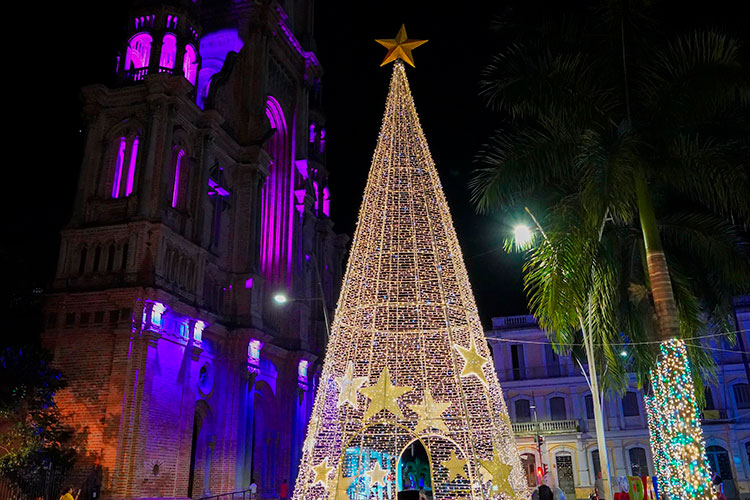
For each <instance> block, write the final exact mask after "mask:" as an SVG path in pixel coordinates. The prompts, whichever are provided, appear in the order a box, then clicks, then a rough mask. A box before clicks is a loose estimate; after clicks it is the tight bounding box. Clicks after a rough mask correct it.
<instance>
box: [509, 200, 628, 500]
mask: <svg viewBox="0 0 750 500" xmlns="http://www.w3.org/2000/svg"><path fill="white" fill-rule="evenodd" d="M524 209H525V211H526V213H528V214H529V216H530V217H531V220H533V221H534V224H535V225H536V227H537V229H538V230H539V232H540V233H541V235H542V237H543V238H544V239H545V240H548V238H547V235H546V233H545V232H544V229H542V226H541V225H540V224H539V221H538V220H537V219H536V217H534V214H532V213H531V211H530V210H529V208H528V207H524ZM606 219H607V217H606V215H605V218H604V220H605V221H606ZM602 228H603V224H602ZM513 233H514V236H515V237H518V238H520V241H517V242H516V248H518V249H527V248H530V247H531V245H532V244H533V240H534V236H533V232H532V231H531V229H529V228H528V226H524V225H518V226H516V227H515V228H514V230H513ZM601 235H602V232H601V231H600V232H599V239H600V240H601ZM592 272H593V269H592ZM588 297H589V318H588V319H589V321H588V326H589V328H586V324H585V323H584V318H583V315H581V314H579V316H578V320H579V323H580V326H581V333H582V335H583V344H584V349H585V351H586V360H587V362H588V365H589V376H588V377H587V376H586V372H585V371H584V370H583V366H581V372H582V373H583V376H584V378H585V379H586V383H587V384H588V386H589V389H591V399H592V403H593V406H594V426H595V428H596V444H597V448H598V449H599V468H600V469H601V475H602V481H603V482H604V488H605V490H606V492H607V500H613V499H614V496H613V490H612V482H611V481H610V477H611V475H610V472H609V458H608V456H607V442H606V438H605V435H604V414H603V412H602V406H601V397H600V393H599V379H598V377H597V374H596V360H595V356H594V346H593V342H592V334H593V332H592V331H591V329H592V328H591V311H590V306H591V294H590V293H589V294H588ZM587 331H588V332H587ZM622 352H625V356H627V351H624V350H623V351H622ZM622 352H621V353H620V355H621V356H622ZM579 364H580V362H579ZM535 411H536V409H535ZM540 456H541V455H540ZM596 479H597V478H594V484H596Z"/></svg>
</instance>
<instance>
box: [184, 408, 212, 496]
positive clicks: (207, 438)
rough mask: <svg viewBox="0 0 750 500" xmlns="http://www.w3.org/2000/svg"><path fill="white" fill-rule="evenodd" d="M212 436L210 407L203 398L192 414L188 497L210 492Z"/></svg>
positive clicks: (204, 494)
mask: <svg viewBox="0 0 750 500" xmlns="http://www.w3.org/2000/svg"><path fill="white" fill-rule="evenodd" d="M213 448H214V436H213V432H212V418H211V409H210V408H209V406H208V404H207V403H206V402H205V401H204V400H202V399H201V400H199V401H198V402H197V403H196V404H195V412H194V415H193V435H192V442H191V446H190V471H189V474H188V490H187V496H188V497H190V498H194V497H201V496H206V495H207V494H210V491H211V458H212V456H213V451H214V450H213Z"/></svg>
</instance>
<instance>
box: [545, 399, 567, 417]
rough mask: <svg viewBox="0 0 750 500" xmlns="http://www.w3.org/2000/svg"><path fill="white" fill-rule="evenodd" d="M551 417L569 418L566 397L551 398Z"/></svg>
mask: <svg viewBox="0 0 750 500" xmlns="http://www.w3.org/2000/svg"><path fill="white" fill-rule="evenodd" d="M549 418H550V420H565V419H566V418H568V412H567V411H566V409H565V398H563V397H560V396H556V397H554V398H550V400H549Z"/></svg>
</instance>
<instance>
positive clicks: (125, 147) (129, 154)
mask: <svg viewBox="0 0 750 500" xmlns="http://www.w3.org/2000/svg"><path fill="white" fill-rule="evenodd" d="M137 158H138V136H133V137H120V142H119V146H118V148H117V159H116V161H115V172H114V178H113V179H112V198H120V197H126V196H130V194H131V193H132V192H133V185H134V184H135V167H136V159H137Z"/></svg>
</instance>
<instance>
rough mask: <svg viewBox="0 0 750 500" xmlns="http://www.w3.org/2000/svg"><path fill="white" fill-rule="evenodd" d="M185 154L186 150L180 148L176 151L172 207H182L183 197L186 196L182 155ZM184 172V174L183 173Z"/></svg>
mask: <svg viewBox="0 0 750 500" xmlns="http://www.w3.org/2000/svg"><path fill="white" fill-rule="evenodd" d="M183 156H185V150H184V149H179V150H176V151H174V182H173V183H172V208H182V205H184V203H182V201H183V200H182V199H183V198H184V195H183V192H182V191H183V189H182V184H183V183H184V180H183V177H185V175H184V172H181V169H182V157H183ZM181 174H182V175H181Z"/></svg>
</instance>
